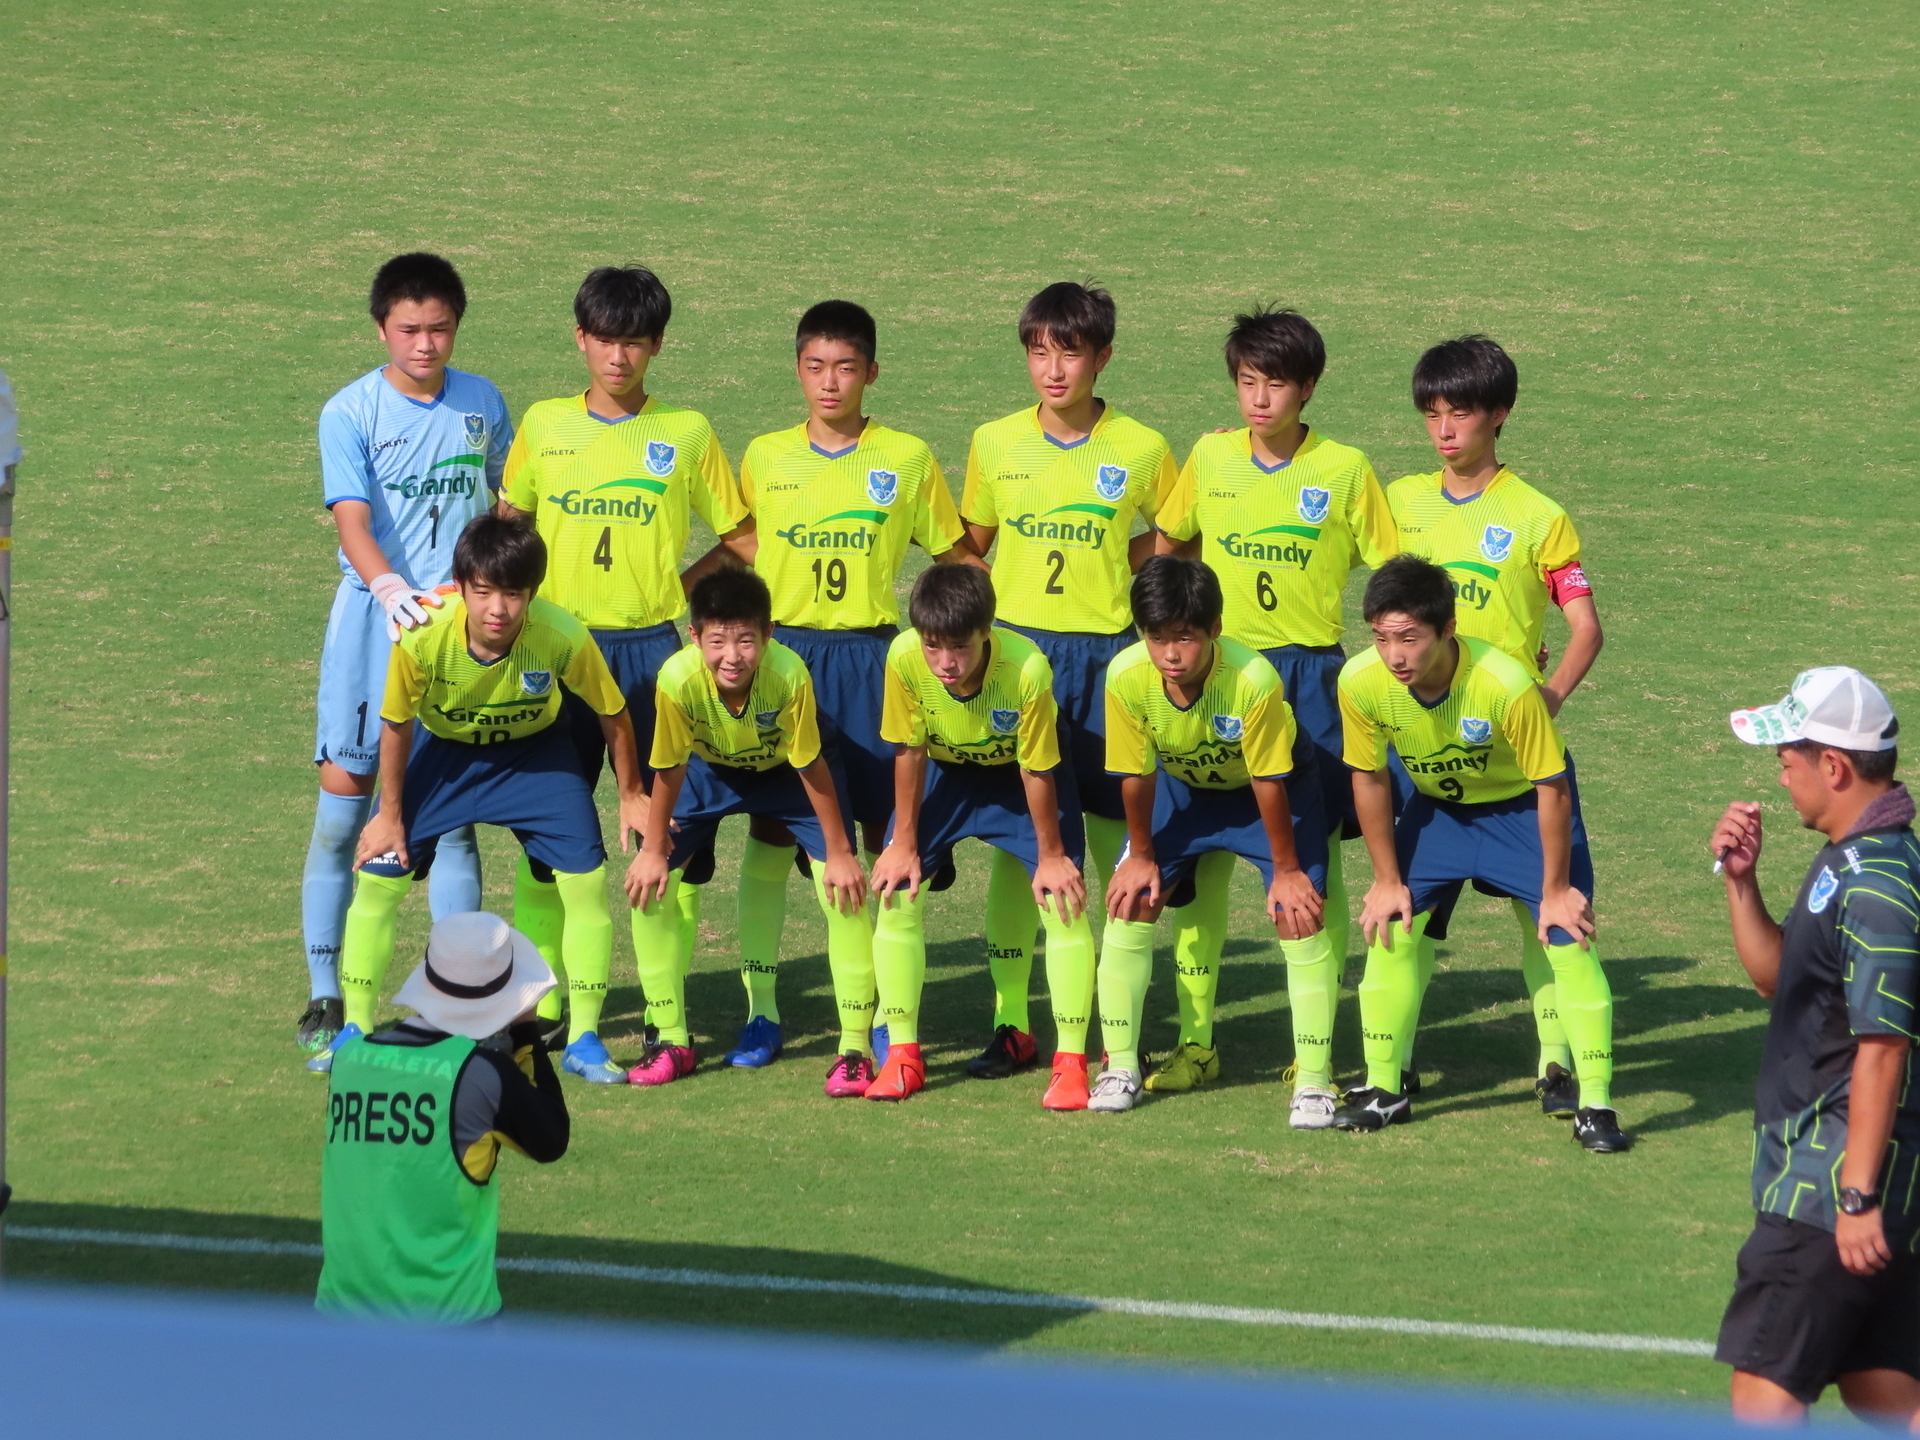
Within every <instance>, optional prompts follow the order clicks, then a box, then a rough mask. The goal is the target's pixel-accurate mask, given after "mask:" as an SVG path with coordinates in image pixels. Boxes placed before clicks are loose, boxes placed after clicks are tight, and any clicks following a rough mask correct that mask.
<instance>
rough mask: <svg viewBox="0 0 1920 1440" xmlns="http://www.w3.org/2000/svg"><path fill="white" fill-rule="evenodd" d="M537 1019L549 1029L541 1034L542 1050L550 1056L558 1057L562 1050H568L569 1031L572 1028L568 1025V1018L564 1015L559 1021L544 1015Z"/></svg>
mask: <svg viewBox="0 0 1920 1440" xmlns="http://www.w3.org/2000/svg"><path fill="white" fill-rule="evenodd" d="M535 1018H536V1019H537V1020H539V1022H540V1023H541V1024H542V1025H544V1026H546V1027H547V1028H546V1029H544V1030H542V1031H541V1032H540V1048H541V1049H542V1050H544V1051H546V1052H547V1054H549V1055H558V1054H559V1053H560V1052H561V1051H562V1050H565V1049H566V1048H567V1030H568V1029H569V1028H570V1027H569V1026H568V1025H567V1017H566V1016H564V1015H562V1016H560V1017H559V1018H558V1019H554V1020H549V1019H547V1018H546V1017H545V1016H544V1015H541V1016H536V1017H535Z"/></svg>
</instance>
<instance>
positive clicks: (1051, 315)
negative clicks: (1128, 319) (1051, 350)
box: [1020, 280, 1114, 350]
mask: <svg viewBox="0 0 1920 1440" xmlns="http://www.w3.org/2000/svg"><path fill="white" fill-rule="evenodd" d="M1113 329H1114V308H1113V296H1111V295H1109V294H1108V293H1107V292H1106V291H1104V290H1102V289H1101V288H1100V287H1099V286H1098V285H1095V284H1094V283H1093V282H1092V281H1088V282H1087V283H1086V284H1085V285H1076V284H1074V283H1073V281H1071V280H1062V281H1061V282H1060V283H1059V284H1057V285H1049V286H1047V288H1046V289H1044V290H1042V291H1041V292H1040V293H1039V294H1038V295H1036V296H1034V297H1033V298H1032V299H1031V300H1029V301H1027V305H1026V308H1025V309H1024V310H1022V311H1021V312H1020V343H1021V344H1022V345H1025V346H1028V347H1032V346H1035V345H1044V344H1046V343H1047V341H1048V339H1052V341H1053V343H1054V344H1056V345H1063V346H1065V347H1066V348H1068V349H1070V350H1104V349H1106V348H1107V347H1108V346H1109V345H1111V344H1113Z"/></svg>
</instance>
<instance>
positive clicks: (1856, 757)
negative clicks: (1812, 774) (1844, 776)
mask: <svg viewBox="0 0 1920 1440" xmlns="http://www.w3.org/2000/svg"><path fill="white" fill-rule="evenodd" d="M1899 723H1900V722H1899V721H1897V720H1896V721H1895V722H1894V724H1895V725H1896V726H1897V725H1898V724H1899ZM1786 748H1787V749H1789V750H1798V751H1799V752H1800V753H1801V754H1802V755H1804V756H1806V757H1807V760H1808V761H1809V763H1811V762H1812V761H1813V760H1815V759H1816V758H1818V756H1819V754H1820V752H1821V751H1822V750H1831V751H1833V753H1834V754H1836V755H1844V756H1846V757H1847V763H1848V764H1849V765H1851V766H1852V767H1853V773H1854V774H1855V775H1857V776H1859V777H1860V778H1861V779H1862V780H1864V781H1866V782H1867V783H1868V784H1869V785H1878V784H1881V783H1882V782H1883V781H1887V780H1891V779H1893V772H1894V771H1895V770H1896V769H1898V768H1899V765H1900V751H1899V748H1898V747H1895V748H1894V749H1892V750H1842V749H1841V748H1840V747H1839V746H1838V745H1822V744H1821V743H1820V742H1819V741H1818V740H1795V741H1794V742H1793V743H1792V744H1790V745H1788V746H1787V747H1786Z"/></svg>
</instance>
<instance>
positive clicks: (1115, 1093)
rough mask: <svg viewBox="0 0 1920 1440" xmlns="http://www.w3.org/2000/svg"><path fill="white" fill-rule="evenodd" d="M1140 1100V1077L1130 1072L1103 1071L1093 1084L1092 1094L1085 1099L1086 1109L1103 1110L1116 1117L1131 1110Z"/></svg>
mask: <svg viewBox="0 0 1920 1440" xmlns="http://www.w3.org/2000/svg"><path fill="white" fill-rule="evenodd" d="M1139 1098H1140V1076H1139V1075H1138V1074H1137V1073H1136V1072H1134V1071H1132V1070H1103V1071H1101V1072H1100V1078H1099V1079H1098V1080H1096V1081H1094V1082H1093V1094H1092V1095H1090V1096H1088V1097H1087V1109H1089V1110H1104V1111H1106V1112H1107V1113H1108V1114H1112V1115H1117V1114H1119V1113H1120V1112H1121V1111H1122V1110H1131V1109H1133V1106H1134V1102H1135V1101H1136V1100H1138V1099H1139Z"/></svg>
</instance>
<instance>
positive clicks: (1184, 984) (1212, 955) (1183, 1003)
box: [1167, 850, 1233, 1050]
mask: <svg viewBox="0 0 1920 1440" xmlns="http://www.w3.org/2000/svg"><path fill="white" fill-rule="evenodd" d="M1232 887H1233V853H1232V852H1231V851H1228V850H1209V851H1208V852H1207V853H1206V854H1204V855H1202V856H1201V857H1200V863H1199V864H1198V865H1196V866H1195V867H1194V871H1193V903H1192V904H1191V905H1182V906H1180V907H1179V908H1178V909H1174V910H1169V911H1168V912H1167V917H1168V919H1170V920H1171V921H1172V922H1173V993H1174V999H1175V1001H1176V1002H1177V1003H1178V1004H1179V1006H1180V1043H1181V1044H1183V1045H1184V1044H1187V1043H1188V1042H1191V1043H1193V1044H1195V1045H1199V1046H1202V1047H1203V1048H1205V1049H1208V1050H1211V1049H1212V1048H1213V1011H1214V1004H1215V1001H1216V999H1217V998H1218V996H1219V993H1220V952H1221V950H1223V949H1224V948H1225V947H1226V943H1227V901H1228V900H1229V899H1230V898H1231V891H1232Z"/></svg>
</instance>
